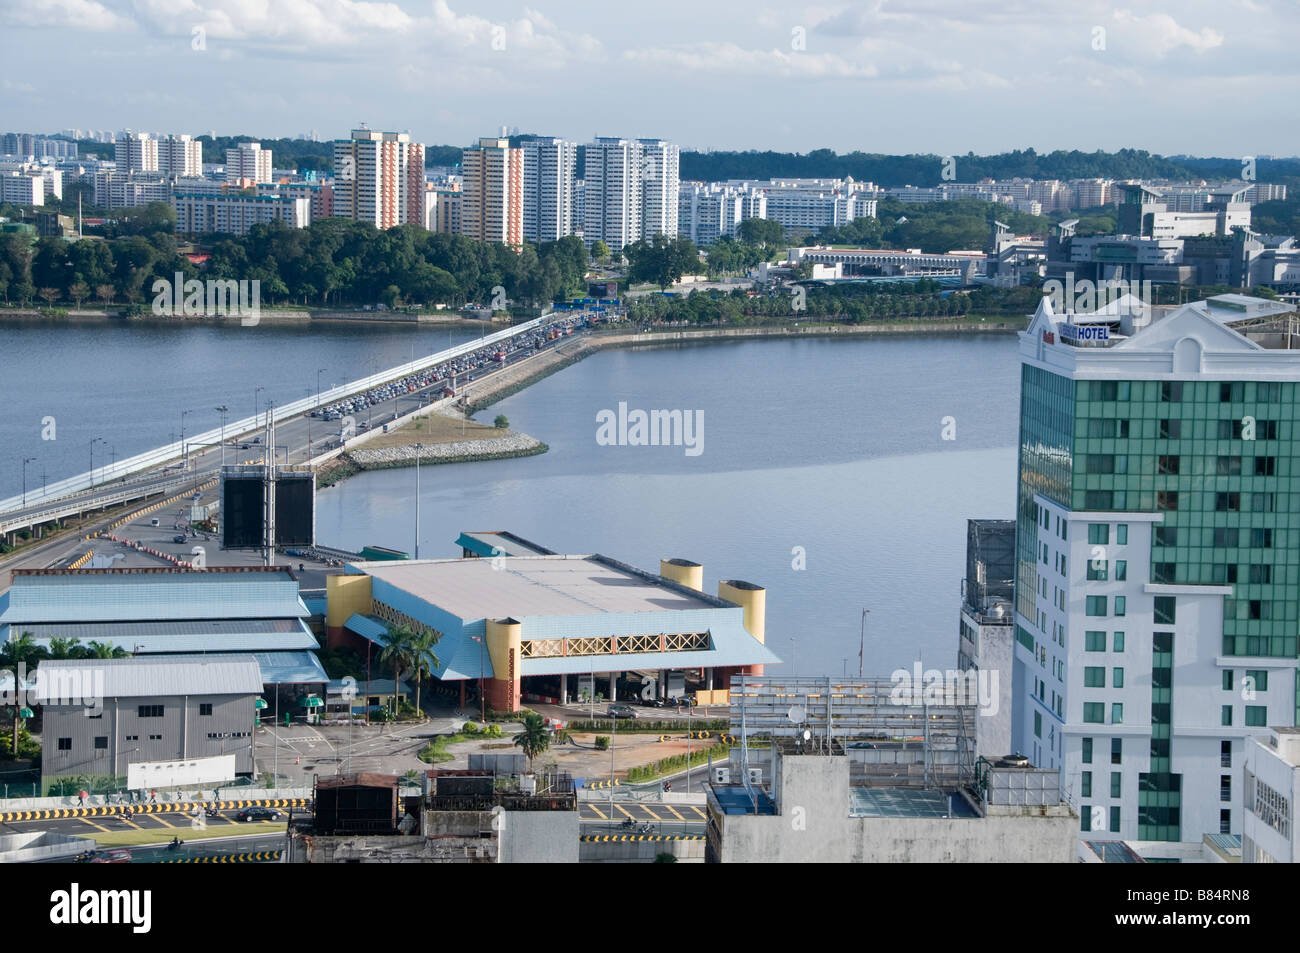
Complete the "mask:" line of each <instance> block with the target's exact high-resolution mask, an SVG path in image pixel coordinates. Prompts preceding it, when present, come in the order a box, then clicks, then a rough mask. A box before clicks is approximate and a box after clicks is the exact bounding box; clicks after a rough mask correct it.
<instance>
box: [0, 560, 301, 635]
mask: <svg viewBox="0 0 1300 953" xmlns="http://www.w3.org/2000/svg"><path fill="white" fill-rule="evenodd" d="M7 595H8V605H7V606H5V607H4V608H3V611H0V623H9V624H14V625H16V624H21V623H31V622H131V621H149V620H160V619H248V618H294V619H296V618H304V617H306V616H308V615H310V612H308V610H307V607H306V606H305V605H303V603H302V600H301V599H300V598H299V597H298V583H297V582H296V581H295V580H294V579H293V577H292V576H291V575H289V573H287V572H285V573H236V572H231V573H223V572H193V573H175V574H169V573H157V574H142V575H134V576H133V575H130V574H121V575H117V574H112V575H109V574H100V573H91V574H87V575H85V576H82V575H53V576H15V577H14V579H13V585H12V586H11V587H10V589H9V592H8V593H7Z"/></svg>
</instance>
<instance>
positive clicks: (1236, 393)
mask: <svg viewBox="0 0 1300 953" xmlns="http://www.w3.org/2000/svg"><path fill="white" fill-rule="evenodd" d="M1245 399H1246V395H1245V385H1244V384H1242V382H1241V381H1233V382H1232V383H1228V382H1226V381H1225V382H1224V383H1222V384H1220V385H1219V403H1221V404H1240V403H1241V402H1242V401H1243V400H1245Z"/></svg>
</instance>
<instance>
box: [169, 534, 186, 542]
mask: <svg viewBox="0 0 1300 953" xmlns="http://www.w3.org/2000/svg"><path fill="white" fill-rule="evenodd" d="M172 542H173V543H183V542H185V534H184V533H177V534H176V535H175V536H173V537H172Z"/></svg>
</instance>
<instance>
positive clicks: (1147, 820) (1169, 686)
mask: <svg viewBox="0 0 1300 953" xmlns="http://www.w3.org/2000/svg"><path fill="white" fill-rule="evenodd" d="M1173 685H1174V634H1173V633H1172V632H1156V633H1155V634H1153V635H1152V637H1151V770H1150V772H1144V773H1140V774H1139V775H1138V840H1159V841H1176V840H1180V839H1181V837H1180V832H1181V813H1182V782H1183V776H1182V775H1181V774H1171V773H1170V771H1169V768H1170V764H1171V760H1170V759H1171V747H1170V744H1171V740H1172V731H1171V729H1172V726H1173Z"/></svg>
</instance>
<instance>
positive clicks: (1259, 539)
mask: <svg viewBox="0 0 1300 953" xmlns="http://www.w3.org/2000/svg"><path fill="white" fill-rule="evenodd" d="M1234 545H1235V544H1234ZM1250 545H1251V548H1252V549H1272V548H1273V531H1272V530H1271V529H1252V530H1251V531H1250Z"/></svg>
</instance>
